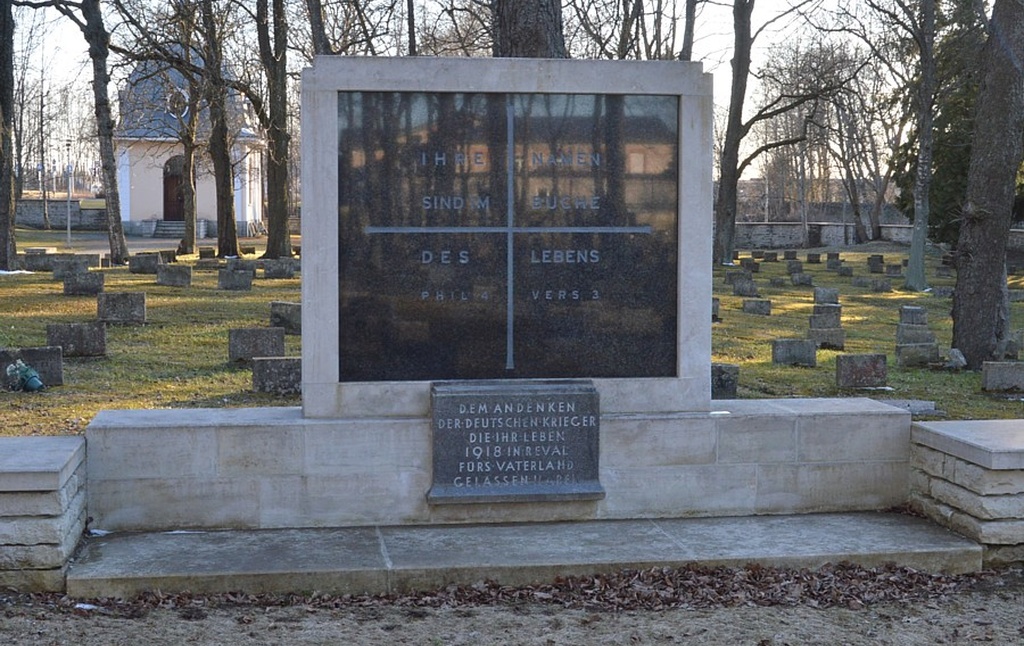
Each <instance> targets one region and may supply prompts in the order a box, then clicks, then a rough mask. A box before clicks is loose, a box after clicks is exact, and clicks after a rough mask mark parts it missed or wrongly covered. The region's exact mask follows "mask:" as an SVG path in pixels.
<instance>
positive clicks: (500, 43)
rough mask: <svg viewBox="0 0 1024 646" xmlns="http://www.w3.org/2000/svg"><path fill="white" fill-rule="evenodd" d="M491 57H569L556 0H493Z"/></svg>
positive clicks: (558, 5)
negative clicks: (492, 52)
mask: <svg viewBox="0 0 1024 646" xmlns="http://www.w3.org/2000/svg"><path fill="white" fill-rule="evenodd" d="M491 24H492V27H493V29H494V56H510V57H520V58H568V57H569V54H568V51H567V50H566V48H565V36H564V34H563V32H562V3H561V2H558V1H557V0H494V2H493V3H492V4H491Z"/></svg>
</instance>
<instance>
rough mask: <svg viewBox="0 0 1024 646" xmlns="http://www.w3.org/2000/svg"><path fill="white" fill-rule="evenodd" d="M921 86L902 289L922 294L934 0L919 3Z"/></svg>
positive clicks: (925, 283) (929, 164) (932, 99)
mask: <svg viewBox="0 0 1024 646" xmlns="http://www.w3.org/2000/svg"><path fill="white" fill-rule="evenodd" d="M919 38H920V41H921V43H920V50H921V83H920V85H919V87H918V90H917V91H918V97H917V111H918V138H919V141H918V149H917V177H916V178H915V180H914V229H913V234H912V237H911V239H910V261H909V262H908V263H907V278H906V281H905V282H904V285H903V286H904V287H905V288H907V289H909V290H913V291H923V290H924V289H925V288H927V287H928V280H927V278H926V277H925V274H924V247H925V243H926V242H927V241H928V217H929V211H930V206H929V203H928V202H929V201H928V193H929V191H931V185H932V181H931V180H932V122H933V120H934V114H933V109H932V108H933V106H934V103H935V50H934V46H935V0H922V2H921V27H920V34H919Z"/></svg>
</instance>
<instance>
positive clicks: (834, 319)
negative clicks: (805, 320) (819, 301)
mask: <svg viewBox="0 0 1024 646" xmlns="http://www.w3.org/2000/svg"><path fill="white" fill-rule="evenodd" d="M818 308H821V311H820V312H819V311H818ZM842 316H843V309H842V305H837V306H836V307H835V308H834V309H827V308H826V307H825V306H824V305H815V313H814V314H812V315H811V316H810V317H809V327H810V328H811V329H812V330H827V329H831V328H837V327H842V326H843V322H842Z"/></svg>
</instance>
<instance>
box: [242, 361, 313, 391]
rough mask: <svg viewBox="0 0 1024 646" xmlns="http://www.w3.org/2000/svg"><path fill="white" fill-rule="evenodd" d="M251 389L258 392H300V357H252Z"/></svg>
mask: <svg viewBox="0 0 1024 646" xmlns="http://www.w3.org/2000/svg"><path fill="white" fill-rule="evenodd" d="M252 389H253V391H255V392H258V393H272V394H274V395H295V394H299V393H301V392H302V359H301V358H300V357H253V360H252Z"/></svg>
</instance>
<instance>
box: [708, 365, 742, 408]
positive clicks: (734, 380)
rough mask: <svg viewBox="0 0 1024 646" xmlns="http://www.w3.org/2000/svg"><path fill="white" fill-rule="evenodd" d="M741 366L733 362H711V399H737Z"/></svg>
mask: <svg viewBox="0 0 1024 646" xmlns="http://www.w3.org/2000/svg"><path fill="white" fill-rule="evenodd" d="M739 381H740V367H739V366H738V365H736V364H732V363H713V364H711V399H736V390H737V386H738V385H739Z"/></svg>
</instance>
